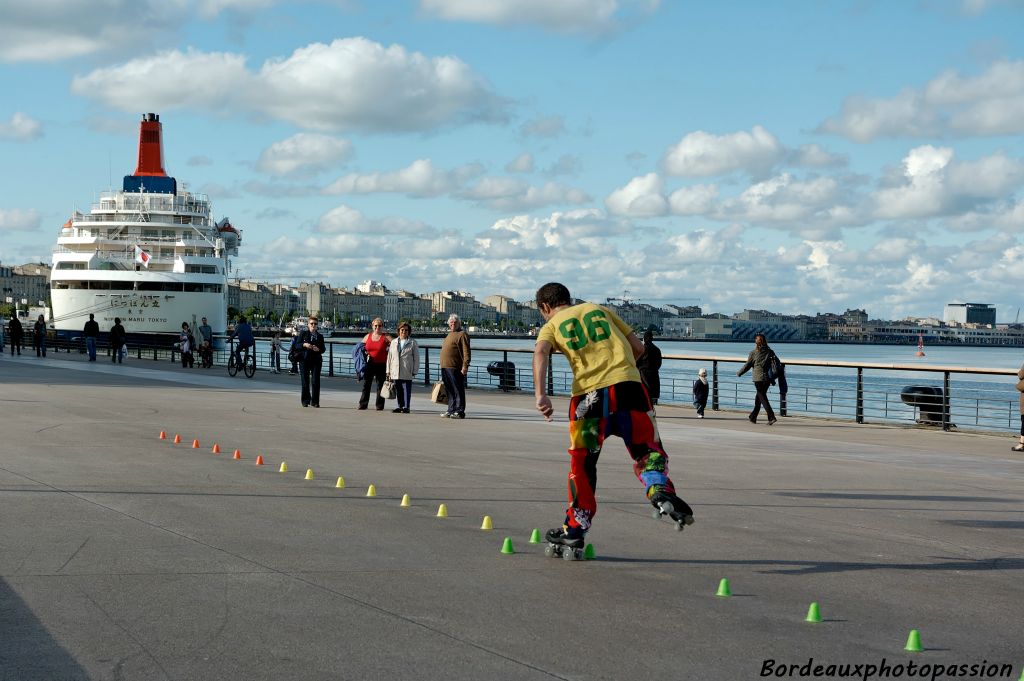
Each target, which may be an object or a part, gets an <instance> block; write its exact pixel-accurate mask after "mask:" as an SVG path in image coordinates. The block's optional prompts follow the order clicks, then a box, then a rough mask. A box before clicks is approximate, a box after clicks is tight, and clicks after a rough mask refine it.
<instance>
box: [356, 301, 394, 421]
mask: <svg viewBox="0 0 1024 681" xmlns="http://www.w3.org/2000/svg"><path fill="white" fill-rule="evenodd" d="M390 345H391V337H390V336H388V335H387V334H386V333H384V320H383V319H381V318H380V317H378V318H376V319H374V320H373V323H372V324H371V330H370V333H368V334H366V335H365V336H363V347H364V348H365V349H366V367H365V368H364V370H363V392H362V393H360V395H359V408H360V409H366V408H367V407H369V406H370V387H371V386H372V384H373V382H374V381H376V382H377V392H376V393H374V394H375V395H376V396H377V399H376V400H374V406H375V407H376V408H377V411H383V410H384V398H383V397H381V396H380V389H381V387H382V386H383V385H384V376H385V374H386V373H387V362H388V347H389V346H390Z"/></svg>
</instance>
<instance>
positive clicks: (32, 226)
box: [0, 208, 40, 232]
mask: <svg viewBox="0 0 1024 681" xmlns="http://www.w3.org/2000/svg"><path fill="white" fill-rule="evenodd" d="M39 223H40V215H39V211H36V210H21V209H18V208H0V231H4V232H6V231H11V232H16V231H23V232H29V231H33V230H36V229H39Z"/></svg>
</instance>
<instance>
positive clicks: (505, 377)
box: [487, 362, 516, 390]
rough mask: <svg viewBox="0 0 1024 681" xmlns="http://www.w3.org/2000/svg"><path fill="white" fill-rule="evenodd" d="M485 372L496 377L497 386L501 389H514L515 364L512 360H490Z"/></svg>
mask: <svg viewBox="0 0 1024 681" xmlns="http://www.w3.org/2000/svg"><path fill="white" fill-rule="evenodd" d="M487 373H488V374H490V375H491V376H497V377H498V387H499V388H501V389H502V390H515V389H516V365H515V364H513V363H512V362H491V363H490V364H488V365H487Z"/></svg>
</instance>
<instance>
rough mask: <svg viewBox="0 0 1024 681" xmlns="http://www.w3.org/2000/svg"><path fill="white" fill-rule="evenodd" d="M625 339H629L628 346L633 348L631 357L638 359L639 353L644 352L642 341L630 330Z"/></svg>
mask: <svg viewBox="0 0 1024 681" xmlns="http://www.w3.org/2000/svg"><path fill="white" fill-rule="evenodd" d="M626 340H627V341H629V347H631V348H632V349H633V359H638V358H639V357H640V355H642V354H644V342H643V341H642V340H640V339H639V338H637V337H636V334H635V333H633V332H632V331H630V332H629V335H628V336H626Z"/></svg>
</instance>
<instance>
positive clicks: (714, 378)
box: [711, 359, 718, 411]
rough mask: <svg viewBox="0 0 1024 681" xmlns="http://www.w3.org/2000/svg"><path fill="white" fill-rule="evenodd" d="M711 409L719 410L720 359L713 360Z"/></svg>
mask: <svg viewBox="0 0 1024 681" xmlns="http://www.w3.org/2000/svg"><path fill="white" fill-rule="evenodd" d="M711 410H712V411H718V360H717V359H716V360H713V361H712V362H711Z"/></svg>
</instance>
